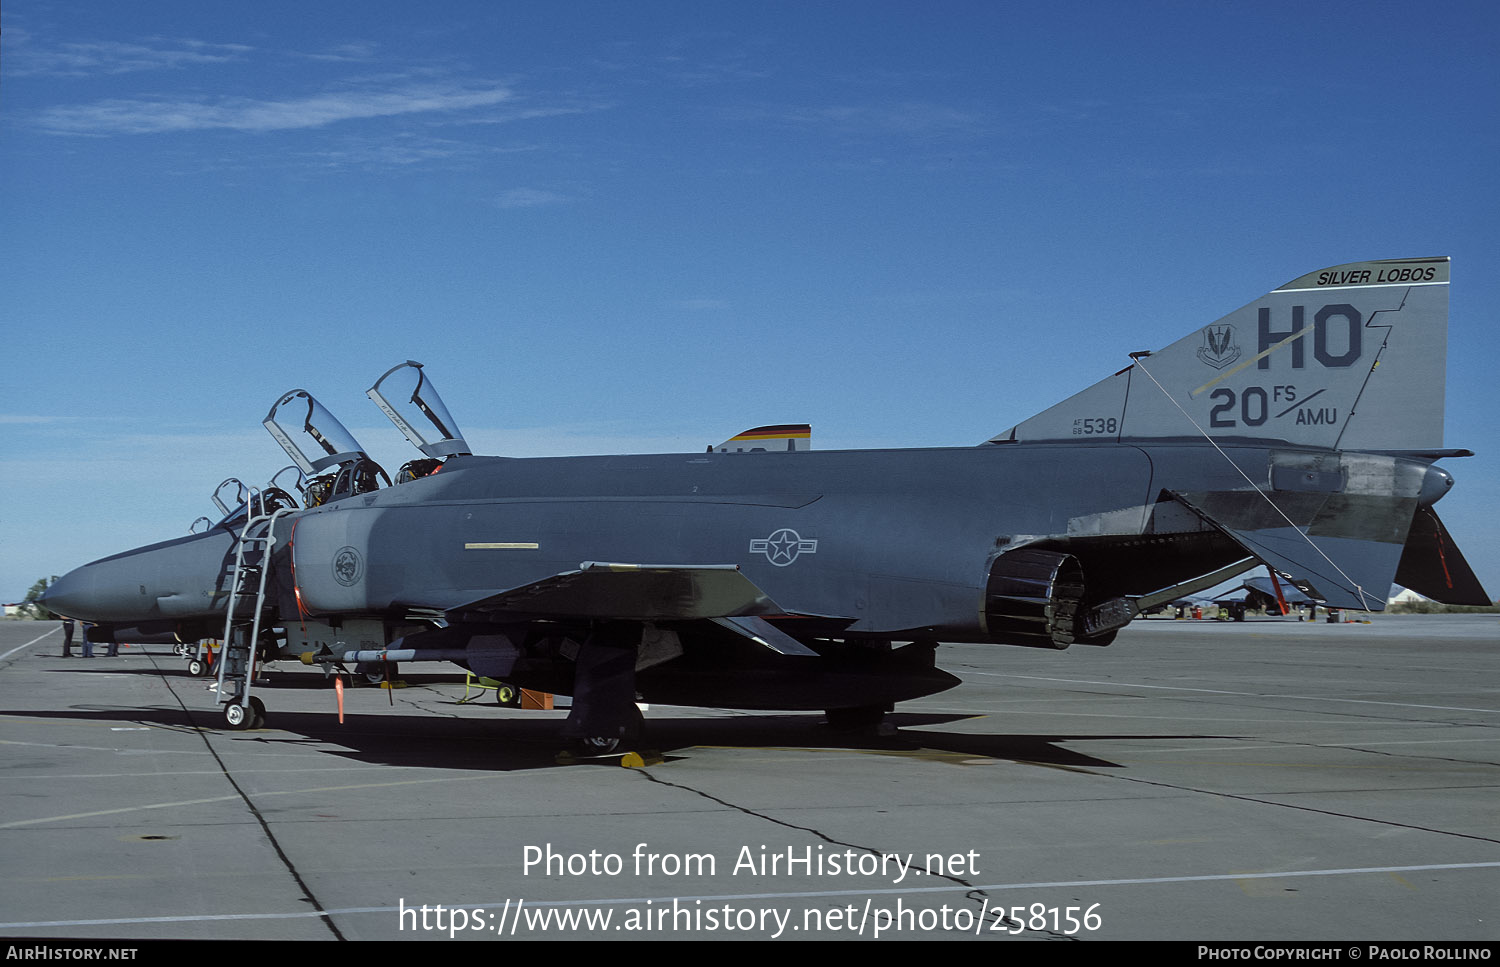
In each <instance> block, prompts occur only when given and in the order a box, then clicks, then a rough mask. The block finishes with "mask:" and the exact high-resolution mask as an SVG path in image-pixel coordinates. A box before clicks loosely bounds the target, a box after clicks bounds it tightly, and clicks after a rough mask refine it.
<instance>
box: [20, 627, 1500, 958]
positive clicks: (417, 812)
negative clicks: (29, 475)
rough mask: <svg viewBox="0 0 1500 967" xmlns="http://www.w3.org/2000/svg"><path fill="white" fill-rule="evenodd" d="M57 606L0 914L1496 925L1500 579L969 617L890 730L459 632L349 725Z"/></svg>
mask: <svg viewBox="0 0 1500 967" xmlns="http://www.w3.org/2000/svg"><path fill="white" fill-rule="evenodd" d="M61 642H62V635H61V631H60V628H59V625H57V624H56V623H47V624H44V623H39V622H23V621H7V622H3V623H0V864H3V869H4V875H3V876H0V937H3V936H11V937H14V936H31V937H36V936H43V937H56V938H79V939H83V938H123V939H127V940H128V939H144V938H215V939H230V938H245V939H302V940H319V939H335V938H348V939H361V940H367V939H377V940H387V939H416V940H442V941H444V942H446V941H447V940H448V939H449V937H450V934H451V935H452V936H453V937H454V938H458V939H473V940H496V939H508V938H511V937H515V938H522V937H526V938H534V939H559V940H562V939H584V938H595V939H634V938H646V937H650V938H684V939H687V938H693V939H750V938H754V939H762V938H770V937H775V936H779V937H784V938H801V939H853V938H856V937H859V938H866V939H887V940H895V939H963V938H969V939H983V940H998V941H1005V940H1034V939H1074V940H1083V941H1087V940H1093V939H1184V940H1236V941H1270V940H1335V941H1375V940H1438V941H1491V942H1493V941H1496V940H1497V939H1500V909H1497V899H1500V809H1497V806H1496V802H1497V797H1496V792H1497V787H1500V745H1497V735H1500V733H1497V726H1500V694H1497V683H1500V647H1497V646H1500V618H1497V617H1496V616H1494V615H1437V616H1377V617H1376V618H1375V620H1374V622H1373V623H1370V624H1340V625H1328V624H1323V623H1317V624H1312V623H1299V622H1296V621H1295V620H1290V621H1289V620H1285V619H1273V620H1261V621H1254V620H1252V621H1250V622H1246V623H1244V624H1235V623H1226V624H1221V623H1215V622H1193V621H1170V620H1163V619H1152V620H1143V621H1142V620H1138V621H1136V622H1135V623H1134V624H1132V625H1131V626H1130V627H1129V628H1127V629H1126V630H1125V631H1124V632H1122V633H1121V635H1120V637H1119V639H1118V640H1117V641H1116V643H1115V644H1114V645H1112V646H1110V647H1109V648H1102V649H1101V648H1087V647H1081V646H1079V647H1074V648H1072V649H1070V650H1068V651H1066V652H1044V651H1039V650H1033V649H1024V648H1008V647H1000V646H986V645H949V646H944V647H943V648H942V649H940V650H939V661H940V663H941V664H942V666H943V667H944V668H946V669H947V670H949V671H951V672H953V673H954V674H956V675H958V676H959V677H961V678H963V679H964V680H965V684H964V685H963V686H961V687H960V688H957V689H955V690H953V691H950V692H947V693H944V694H941V695H936V696H933V697H931V698H928V699H925V700H921V701H916V702H910V703H906V704H904V705H902V706H900V707H899V709H898V710H897V712H896V713H894V714H893V715H892V716H891V717H890V719H891V721H893V722H894V723H895V724H897V725H898V726H899V727H900V731H899V734H898V735H897V736H896V737H895V738H893V739H889V740H874V739H871V740H868V741H865V740H860V739H850V738H849V737H847V736H844V735H839V734H836V733H833V732H830V731H829V730H828V729H827V728H826V727H825V726H824V725H822V724H821V716H819V715H816V714H808V713H747V712H735V711H715V710H703V709H683V708H675V707H674V708H663V707H655V708H651V709H650V710H648V711H647V713H646V715H647V722H648V724H649V726H650V728H651V737H652V743H651V744H652V745H654V746H656V747H657V748H659V749H661V750H662V752H663V753H664V754H665V757H666V761H665V762H663V763H662V764H660V765H654V766H651V767H649V768H645V769H627V768H621V767H619V766H616V765H575V766H559V765H556V764H555V762H554V759H553V752H554V750H555V748H556V747H557V742H556V740H555V738H554V735H555V730H556V727H557V725H558V724H559V720H560V718H561V717H562V715H563V713H560V712H528V711H521V710H516V709H502V708H498V707H497V706H496V705H495V703H494V700H493V697H492V694H491V695H486V696H485V697H483V698H481V699H479V700H478V701H477V702H474V703H472V704H460V699H461V698H462V696H463V693H464V685H463V677H462V674H461V673H458V674H455V672H456V671H457V670H456V669H454V668H453V667H452V666H441V665H414V666H410V667H409V668H407V669H404V670H403V676H404V678H405V680H406V682H407V683H408V687H405V688H400V689H395V690H384V689H378V688H369V687H366V688H360V689H354V690H351V691H349V692H348V693H347V694H346V709H347V714H346V721H345V723H344V724H342V725H341V724H339V721H338V717H337V713H336V711H335V696H334V693H333V690H332V689H331V688H329V687H328V686H327V684H326V683H325V682H324V681H323V679H322V675H321V673H320V672H318V671H317V670H314V669H305V668H302V667H301V666H289V665H285V664H276V665H272V666H270V671H269V683H268V684H266V685H264V686H258V687H257V691H256V694H258V695H259V696H260V697H261V698H262V699H263V700H264V701H265V703H266V705H267V707H268V708H269V715H268V720H267V723H266V727H265V728H263V729H259V730H253V731H244V732H233V731H227V730H223V729H221V728H220V726H221V723H222V719H221V717H220V715H219V712H218V708H217V706H216V705H215V703H214V700H213V697H212V694H211V693H210V692H209V691H208V690H207V689H206V686H205V684H204V682H203V681H202V680H199V679H193V678H190V677H188V675H187V673H186V670H185V664H184V662H183V661H182V660H181V659H180V658H177V657H175V656H173V655H172V654H171V653H170V649H169V648H167V647H165V646H147V647H128V648H126V649H124V650H123V652H122V654H121V656H120V657H118V658H112V659H111V658H102V657H99V658H94V659H92V660H84V659H81V658H76V657H75V658H70V659H64V658H62V657H61V656H60V655H61ZM75 649H76V644H75ZM75 653H76V650H75ZM97 653H99V654H102V653H103V648H102V647H101V648H99V649H97ZM424 908H425V909H424Z"/></svg>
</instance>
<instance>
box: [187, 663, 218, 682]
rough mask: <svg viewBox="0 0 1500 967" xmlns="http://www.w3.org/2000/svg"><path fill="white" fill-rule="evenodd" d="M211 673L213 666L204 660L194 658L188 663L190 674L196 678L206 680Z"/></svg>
mask: <svg viewBox="0 0 1500 967" xmlns="http://www.w3.org/2000/svg"><path fill="white" fill-rule="evenodd" d="M211 671H213V666H212V665H210V664H209V663H208V662H206V661H204V660H203V659H202V658H194V659H193V660H192V661H190V662H188V674H189V675H191V676H193V677H194V678H204V677H206V676H207V675H208V674H209V673H210V672H211Z"/></svg>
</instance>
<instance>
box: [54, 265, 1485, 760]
mask: <svg viewBox="0 0 1500 967" xmlns="http://www.w3.org/2000/svg"><path fill="white" fill-rule="evenodd" d="M1448 283H1449V262H1448V260H1447V259H1446V258H1421V259H1402V260H1393V261H1374V262H1358V263H1353V264H1349V265H1341V266H1337V267H1335V268H1330V269H1324V270H1321V271H1318V272H1312V273H1309V274H1307V275H1303V276H1300V277H1298V278H1296V279H1294V280H1293V281H1291V282H1288V283H1287V284H1286V285H1283V286H1281V287H1279V288H1277V289H1275V290H1273V291H1271V292H1269V293H1267V294H1266V295H1264V296H1262V297H1260V298H1259V299H1256V300H1255V301H1253V302H1251V303H1250V304H1248V305H1246V306H1244V307H1243V308H1241V309H1239V310H1237V311H1235V312H1232V313H1230V314H1229V315H1227V316H1225V317H1224V318H1222V319H1220V320H1218V321H1217V322H1214V323H1211V324H1209V325H1205V326H1203V327H1201V328H1199V329H1195V330H1194V331H1192V332H1190V333H1188V334H1187V335H1185V336H1184V337H1182V338H1181V339H1179V340H1178V341H1176V342H1174V343H1172V344H1171V345H1169V346H1167V347H1166V348H1165V349H1162V350H1160V351H1157V352H1149V353H1148V352H1142V353H1135V354H1132V355H1133V362H1132V364H1131V365H1129V366H1127V367H1126V368H1125V369H1122V370H1121V371H1119V372H1117V373H1115V374H1114V375H1112V376H1109V377H1108V378H1106V379H1104V380H1101V381H1100V382H1098V383H1096V384H1094V385H1093V386H1091V387H1089V388H1088V389H1085V390H1084V391H1082V392H1081V393H1078V394H1077V395H1075V396H1072V397H1071V398H1069V399H1067V400H1064V401H1063V402H1061V403H1058V404H1057V405H1055V406H1053V407H1051V408H1050V409H1047V410H1044V411H1043V412H1041V413H1039V414H1037V415H1036V416H1033V417H1031V418H1030V419H1027V420H1025V421H1023V422H1020V423H1017V424H1016V425H1015V426H1013V427H1011V428H1010V429H1008V430H1005V431H1004V432H1001V433H998V434H996V435H995V436H994V437H992V438H991V439H989V440H987V441H985V442H983V443H980V444H978V445H975V446H969V447H958V448H946V449H908V450H844V451H840V450H812V449H810V448H808V447H807V445H806V440H807V439H808V437H809V436H810V430H809V429H808V428H807V427H806V425H804V424H783V425H779V426H772V427H759V428H757V429H756V430H754V431H747V433H746V434H740V435H737V436H736V437H732V438H731V439H730V440H729V441H726V443H725V444H721V445H719V446H718V447H711V448H709V450H708V452H700V453H686V454H651V455H633V456H592V457H569V458H529V459H517V458H507V457H496V456H476V455H474V454H472V453H471V452H470V449H469V446H468V445H467V444H466V443H465V442H464V440H463V437H462V435H461V434H460V433H459V431H458V427H457V424H456V423H455V422H454V420H453V418H452V416H451V414H449V412H448V411H447V408H446V407H444V406H443V404H442V402H441V400H440V399H439V397H438V396H437V393H436V391H435V389H434V388H433V387H432V384H431V382H430V381H429V380H428V379H427V378H426V376H425V375H424V373H423V370H422V367H421V365H420V364H418V363H414V362H407V363H403V364H401V365H399V366H396V367H393V368H392V369H391V370H390V371H388V372H387V373H386V374H385V375H383V376H382V377H381V379H380V380H379V381H377V383H376V384H375V386H374V387H372V388H371V389H370V391H369V395H370V396H371V398H372V399H374V400H375V401H376V402H377V403H378V404H379V405H380V407H381V408H382V410H384V411H385V412H386V413H387V415H388V416H390V417H391V418H392V420H393V421H394V422H395V423H396V425H397V426H398V427H399V428H400V429H401V430H402V432H403V433H405V434H406V435H407V437H408V438H409V439H410V440H411V442H412V443H413V444H415V445H416V446H417V447H418V448H419V449H420V450H421V451H422V454H423V456H422V457H421V458H420V459H418V460H415V461H413V462H412V463H411V464H408V465H407V466H406V467H404V468H402V470H401V472H399V473H398V474H397V476H396V482H395V483H390V482H389V478H388V477H387V476H386V474H385V472H384V470H383V469H381V468H379V467H377V466H376V465H375V464H374V462H373V461H371V460H370V458H369V456H368V455H367V454H366V453H365V452H364V450H363V449H362V448H361V447H360V445H359V443H358V442H357V441H355V440H354V438H353V437H352V436H351V435H350V434H349V433H348V432H347V430H345V429H344V427H343V426H342V425H341V424H339V423H338V421H337V420H335V419H334V418H333V416H332V414H330V413H329V412H328V411H327V410H325V409H324V408H323V407H322V405H321V404H319V403H318V402H317V401H316V400H315V399H313V397H312V396H310V395H309V394H308V393H306V392H305V391H303V390H294V391H292V392H290V393H287V394H285V395H283V396H282V397H280V398H279V399H278V401H277V403H276V405H275V406H274V407H272V409H271V412H270V413H269V414H268V415H267V417H266V419H265V425H266V427H267V429H268V430H270V432H271V434H272V435H273V436H274V437H275V438H276V439H277V440H278V441H279V442H280V443H281V444H282V446H283V447H284V448H285V449H286V451H287V453H288V454H289V455H290V456H291V457H292V459H293V461H294V462H295V463H296V465H297V467H298V468H299V470H300V471H301V477H302V478H305V479H303V480H301V481H300V483H299V486H298V487H293V488H287V487H281V486H270V487H266V488H263V489H261V490H252V491H251V492H250V493H249V495H248V497H247V498H246V499H245V500H244V503H243V505H242V506H240V507H238V508H236V509H235V510H232V511H230V512H228V513H226V514H225V515H224V517H223V519H222V520H220V521H219V522H218V523H217V524H215V525H213V526H212V527H210V528H208V529H207V530H205V531H203V532H201V533H196V534H192V535H189V536H187V537H181V538H178V539H176V540H172V541H167V542H165V543H162V544H156V545H152V546H150V547H144V548H139V549H137V550H133V551H127V552H125V553H123V554H119V555H116V556H114V557H109V558H105V559H103V560H100V561H95V562H93V563H91V564H86V565H84V566H83V567H80V568H78V569H77V570H75V571H73V572H71V573H69V574H67V575H66V576H64V577H63V578H62V579H61V580H59V581H57V582H56V583H55V584H54V585H53V586H52V587H51V588H50V589H49V590H48V592H47V594H46V598H45V601H46V605H47V607H48V608H51V609H52V610H53V611H56V612H59V613H62V614H67V615H70V616H73V617H75V618H80V619H84V620H87V621H92V622H95V623H96V631H95V634H96V636H98V637H102V638H108V637H110V636H114V637H116V638H121V639H125V640H141V639H142V638H143V637H146V636H151V635H157V636H163V637H165V638H167V639H181V640H192V639H194V638H196V637H200V636H205V635H219V634H222V635H223V636H224V637H225V639H226V641H227V646H226V648H225V659H224V660H223V661H222V662H221V663H220V669H219V676H220V681H219V702H220V703H221V704H222V705H223V706H224V712H225V719H226V722H227V723H228V724H229V725H231V726H232V727H245V726H248V725H251V724H254V723H255V722H256V721H259V720H261V719H262V718H263V715H264V713H263V706H262V705H261V704H260V700H259V698H258V697H252V696H251V695H250V691H251V686H252V682H253V678H254V675H253V670H254V667H255V664H256V663H257V662H258V661H261V660H264V659H266V658H268V657H274V656H276V655H278V654H279V655H301V656H303V657H304V660H306V661H309V662H313V663H322V664H324V665H328V666H334V665H344V666H348V665H351V664H353V665H356V666H358V665H361V664H363V665H364V666H365V667H371V666H372V663H373V664H380V663H384V662H391V661H402V662H410V661H423V660H435V661H451V662H456V663H457V664H459V665H461V666H464V667H466V668H468V669H470V670H472V671H473V672H475V673H478V674H481V675H485V676H490V677H494V678H501V679H504V680H506V681H508V682H511V683H514V684H517V685H520V686H523V687H526V688H532V689H538V690H542V691H547V692H553V693H560V694H570V695H572V696H573V708H572V712H571V713H570V715H569V718H568V721H567V723H566V724H565V726H564V729H563V734H564V735H565V736H567V737H568V738H569V739H571V740H574V741H577V742H580V743H582V744H583V745H584V747H585V748H587V749H593V750H599V751H609V750H611V749H616V748H620V747H628V746H629V745H630V744H632V743H634V742H636V741H637V739H638V730H639V728H640V721H639V713H638V712H637V711H636V708H637V706H636V705H635V702H636V701H637V700H638V699H643V700H646V701H650V702H661V703H668V704H681V705H696V706H708V707H727V708H769V709H792V710H797V709H802V710H822V711H824V712H826V713H827V715H828V717H829V719H830V721H831V722H832V723H834V724H838V725H863V726H878V725H879V723H880V722H881V719H882V717H883V715H884V714H885V713H886V712H887V711H889V710H890V709H891V708H892V707H893V705H894V704H895V703H897V702H901V701H905V700H909V699H914V698H917V697H920V696H924V695H928V694H932V693H934V692H937V691H940V690H943V689H946V688H950V687H952V686H953V685H955V684H957V682H958V680H957V679H956V678H954V677H953V676H952V675H949V674H947V673H946V672H944V671H942V670H941V669H939V668H938V667H937V665H936V663H935V658H934V656H935V652H936V648H937V644H938V642H989V643H994V644H997V645H1018V646H1025V647H1033V648H1050V649H1063V648H1067V647H1069V646H1070V645H1075V644H1077V645H1092V646H1100V645H1108V644H1109V643H1110V642H1111V641H1112V640H1113V639H1114V638H1115V635H1116V633H1117V632H1118V630H1119V629H1120V628H1121V627H1123V626H1124V625H1126V624H1127V623H1128V622H1129V621H1131V619H1133V618H1135V617H1136V616H1138V615H1140V614H1141V613H1142V612H1143V611H1145V610H1147V609H1149V608H1152V607H1154V606H1155V605H1158V604H1160V603H1163V602H1166V601H1170V600H1174V599H1177V598H1180V597H1182V596H1184V595H1187V594H1191V593H1194V592H1196V591H1200V590H1203V589H1206V588H1209V587H1212V586H1213V585H1216V584H1218V583H1220V582H1223V581H1225V580H1227V579H1229V578H1230V577H1232V576H1234V575H1236V574H1239V573H1241V572H1243V571H1246V570H1249V569H1251V568H1253V567H1257V566H1262V565H1264V566H1268V567H1269V568H1271V569H1272V570H1273V571H1274V572H1275V573H1276V574H1279V575H1281V576H1282V577H1283V578H1285V579H1286V580H1287V581H1289V582H1290V583H1291V584H1293V585H1295V586H1296V587H1298V588H1300V589H1302V590H1303V591H1304V592H1305V593H1307V594H1309V595H1310V596H1312V597H1314V598H1315V599H1317V600H1318V601H1320V602H1322V603H1323V604H1325V605H1327V606H1330V607H1336V608H1353V609H1367V610H1370V611H1379V610H1381V609H1382V608H1383V607H1384V600H1385V594H1386V591H1387V589H1388V588H1389V587H1390V585H1391V583H1392V581H1393V580H1394V581H1396V582H1398V583H1400V584H1402V585H1405V586H1406V587H1409V588H1412V589H1413V590H1416V591H1419V592H1420V593H1422V594H1424V595H1427V596H1428V597H1430V598H1434V599H1436V600H1439V601H1444V602H1451V603H1459V604H1480V603H1487V602H1488V600H1489V598H1488V595H1487V594H1486V593H1485V591H1484V589H1483V588H1482V587H1481V586H1480V583H1479V581H1478V580H1477V579H1476V578H1475V576H1474V574H1473V572H1472V571H1471V569H1470V568H1469V566H1468V564H1467V563H1466V562H1465V561H1464V558H1463V556H1462V554H1461V553H1460V552H1459V550H1458V548H1457V546H1456V545H1455V544H1454V542H1453V539H1452V538H1451V536H1450V535H1449V534H1448V532H1447V530H1446V528H1445V527H1444V526H1443V523H1442V521H1441V520H1439V518H1438V516H1437V514H1436V512H1435V511H1434V509H1433V507H1434V505H1435V504H1436V503H1437V501H1438V500H1439V499H1440V498H1441V497H1442V496H1443V494H1444V493H1446V492H1447V490H1448V489H1449V488H1450V487H1451V486H1452V484H1453V478H1452V477H1451V476H1450V475H1449V474H1448V473H1447V472H1446V471H1444V470H1442V469H1439V468H1438V467H1437V466H1436V465H1435V464H1436V462H1437V461H1438V460H1439V459H1442V458H1451V457H1459V456H1466V455H1469V454H1470V451H1467V450H1459V449H1445V448H1444V447H1443V445H1442V428H1443V394H1444V366H1445V352H1446V340H1447V314H1448ZM396 387H399V390H398V389H396ZM766 440H770V441H774V442H772V443H771V444H770V445H769V446H767V445H762V444H763V443H764V441H766ZM292 489H300V490H301V493H300V494H299V495H293V494H292V493H291V492H290V490H292Z"/></svg>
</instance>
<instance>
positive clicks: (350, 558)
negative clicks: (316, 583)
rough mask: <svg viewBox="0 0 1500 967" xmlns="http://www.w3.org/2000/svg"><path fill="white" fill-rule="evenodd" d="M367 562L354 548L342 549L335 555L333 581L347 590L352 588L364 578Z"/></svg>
mask: <svg viewBox="0 0 1500 967" xmlns="http://www.w3.org/2000/svg"><path fill="white" fill-rule="evenodd" d="M364 573H365V561H364V558H362V557H360V556H359V551H356V550H355V549H354V548H352V547H348V546H345V547H341V548H339V552H338V553H337V554H335V555H333V579H334V580H335V581H337V582H339V583H340V584H342V585H343V586H344V587H346V588H352V587H354V585H356V584H358V583H359V579H360V578H361V577H363V576H364Z"/></svg>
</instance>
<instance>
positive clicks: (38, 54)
mask: <svg viewBox="0 0 1500 967" xmlns="http://www.w3.org/2000/svg"><path fill="white" fill-rule="evenodd" d="M28 39H29V38H25V37H23V40H28ZM254 49H255V48H253V47H249V46H246V45H245V44H214V43H208V42H206V41H201V40H183V39H170V40H148V41H144V42H141V43H125V42H122V41H88V42H75V43H65V44H58V45H57V46H56V47H52V48H38V47H35V46H32V45H30V44H28V43H22V44H21V45H20V46H18V47H17V48H16V49H15V50H13V51H12V52H11V53H10V54H9V55H8V56H9V58H10V63H9V64H8V65H7V66H8V67H9V68H10V70H11V71H12V72H13V73H15V74H17V75H20V76H27V75H44V76H52V77H87V76H90V75H95V74H129V73H133V72H136V71H156V70H173V69H176V68H182V67H192V66H200V65H203V64H222V63H226V62H229V61H237V60H242V59H244V57H245V56H246V55H248V54H249V53H251V52H252V51H253V50H254Z"/></svg>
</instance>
